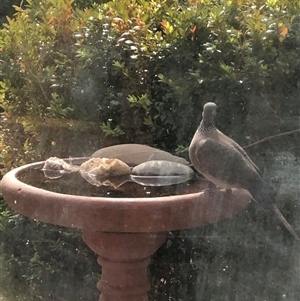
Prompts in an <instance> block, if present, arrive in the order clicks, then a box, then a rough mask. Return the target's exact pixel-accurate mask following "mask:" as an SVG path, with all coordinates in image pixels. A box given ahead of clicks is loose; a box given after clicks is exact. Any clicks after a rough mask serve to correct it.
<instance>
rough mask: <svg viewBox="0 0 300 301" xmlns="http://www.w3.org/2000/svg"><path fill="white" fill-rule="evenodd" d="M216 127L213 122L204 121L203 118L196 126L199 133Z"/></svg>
mask: <svg viewBox="0 0 300 301" xmlns="http://www.w3.org/2000/svg"><path fill="white" fill-rule="evenodd" d="M214 129H216V125H215V123H214V122H213V121H212V122H204V121H203V120H202V121H201V122H200V125H199V127H198V132H200V133H207V132H210V131H212V130H214Z"/></svg>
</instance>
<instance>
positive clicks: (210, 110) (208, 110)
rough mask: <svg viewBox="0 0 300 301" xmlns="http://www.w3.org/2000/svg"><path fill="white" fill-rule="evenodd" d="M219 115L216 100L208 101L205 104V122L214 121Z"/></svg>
mask: <svg viewBox="0 0 300 301" xmlns="http://www.w3.org/2000/svg"><path fill="white" fill-rule="evenodd" d="M216 115H217V105H216V104H215V103H214V102H207V103H206V104H205V105H204V106H203V112H202V118H203V121H204V122H205V123H211V122H214V120H215V117H216Z"/></svg>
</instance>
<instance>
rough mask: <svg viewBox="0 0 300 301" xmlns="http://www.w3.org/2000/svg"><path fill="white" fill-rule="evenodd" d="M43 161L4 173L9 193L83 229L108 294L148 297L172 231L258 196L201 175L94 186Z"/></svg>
mask: <svg viewBox="0 0 300 301" xmlns="http://www.w3.org/2000/svg"><path fill="white" fill-rule="evenodd" d="M84 160H87V159H86V158H85V159H83V158H75V159H72V163H78V164H80V163H82V162H83V161H84ZM43 165H44V162H37V163H32V164H28V165H24V166H21V167H19V168H16V169H13V170H12V171H10V172H8V173H7V174H6V175H5V176H4V178H3V180H2V193H3V197H4V200H5V201H6V203H7V204H8V205H9V206H10V207H11V208H12V209H14V210H15V211H17V212H18V213H20V214H22V215H25V216H27V217H30V218H32V219H37V220H39V221H42V222H45V223H51V224H55V225H60V226H65V227H72V228H79V229H81V230H82V236H83V240H84V241H85V242H86V244H87V245H88V246H89V247H90V248H91V249H92V250H93V251H94V252H96V253H97V254H98V255H99V258H98V263H99V264H100V265H101V266H102V276H101V280H100V281H99V283H98V285H97V287H98V289H99V290H100V291H101V294H100V300H101V301H147V300H148V290H149V289H150V284H149V281H148V276H147V266H148V264H149V263H150V257H151V255H152V254H153V253H154V252H155V251H156V250H157V249H158V248H159V247H160V246H161V245H162V244H163V243H164V241H165V237H166V233H167V232H168V231H171V230H179V229H187V228H192V227H198V226H201V225H207V224H210V223H216V222H218V221H220V220H222V219H226V218H230V217H232V216H234V215H235V214H237V213H238V212H240V211H241V210H243V209H244V208H245V207H246V206H247V205H248V204H249V202H250V195H249V193H248V192H247V191H246V190H243V189H233V190H232V191H231V192H228V191H224V190H221V189H217V188H215V189H204V188H206V187H207V182H205V181H201V180H196V181H195V180H194V181H192V182H191V181H190V182H187V183H182V184H178V185H170V186H167V187H150V188H149V187H146V186H142V185H138V184H136V183H130V182H128V183H125V184H124V185H122V186H121V187H119V188H117V189H112V188H107V187H103V188H101V187H100V188H99V187H94V186H92V185H90V184H89V183H87V182H85V181H84V179H82V178H81V177H80V175H76V176H75V180H74V178H73V179H69V178H70V176H69V175H66V177H65V176H64V177H62V178H61V179H59V180H54V181H49V180H45V178H44V177H43V174H42V172H41V168H42V167H43ZM27 175H31V176H29V177H27ZM72 177H73V176H72ZM78 181H79V182H78ZM80 181H81V182H80ZM50 182H51V183H50ZM53 183H54V184H53ZM51 185H52V186H51ZM50 186H51V187H50ZM82 187H91V188H89V189H90V190H87V189H84V188H82Z"/></svg>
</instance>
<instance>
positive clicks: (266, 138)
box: [243, 129, 300, 149]
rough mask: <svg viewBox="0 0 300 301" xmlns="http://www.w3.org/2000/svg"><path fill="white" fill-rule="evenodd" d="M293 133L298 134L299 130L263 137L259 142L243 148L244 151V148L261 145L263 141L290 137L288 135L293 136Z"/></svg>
mask: <svg viewBox="0 0 300 301" xmlns="http://www.w3.org/2000/svg"><path fill="white" fill-rule="evenodd" d="M294 133H300V129H297V130H293V131H289V132H285V133H280V134H277V135H273V136H269V137H265V138H263V139H261V140H258V141H256V142H254V143H251V144H248V145H246V146H244V147H243V148H244V149H246V148H249V147H252V146H255V145H258V144H261V143H263V142H265V141H268V140H271V139H273V138H277V137H281V136H285V135H290V134H294Z"/></svg>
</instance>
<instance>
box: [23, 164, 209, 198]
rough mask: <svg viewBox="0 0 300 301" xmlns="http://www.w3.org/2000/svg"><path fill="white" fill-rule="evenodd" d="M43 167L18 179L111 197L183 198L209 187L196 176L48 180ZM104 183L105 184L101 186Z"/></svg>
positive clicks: (76, 176) (54, 188) (67, 176)
mask: <svg viewBox="0 0 300 301" xmlns="http://www.w3.org/2000/svg"><path fill="white" fill-rule="evenodd" d="M81 162H84V160H82V161H81ZM166 163H167V161H166ZM42 167H43V165H42V164H41V165H40V166H38V167H36V168H34V169H28V170H26V171H23V172H22V173H20V174H19V175H18V179H19V180H20V181H22V182H23V183H25V184H28V185H31V186H34V187H37V188H40V189H44V190H48V191H52V192H56V193H62V194H70V195H81V196H92V197H111V198H133V197H135V198H137V197H159V196H169V195H181V194H187V193H194V192H199V191H201V190H203V189H205V188H207V185H208V182H207V181H205V180H202V179H199V178H197V177H196V176H195V175H193V174H192V173H190V174H188V175H187V174H183V175H167V176H166V175H165V176H155V175H152V174H151V173H150V174H149V175H145V174H144V173H143V174H138V175H137V174H131V175H120V176H115V177H106V178H104V179H99V178H98V179H97V181H96V180H95V177H91V176H90V175H88V176H87V175H86V174H83V173H79V172H71V173H65V174H63V175H62V176H59V177H57V178H55V177H54V176H53V177H52V178H51V179H50V178H48V177H45V174H44V171H43V170H42ZM142 167H143V166H142ZM100 181H101V182H102V183H104V185H98V184H97V183H99V182H100ZM93 182H94V183H95V182H96V184H97V186H96V185H92V184H91V183H93Z"/></svg>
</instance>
